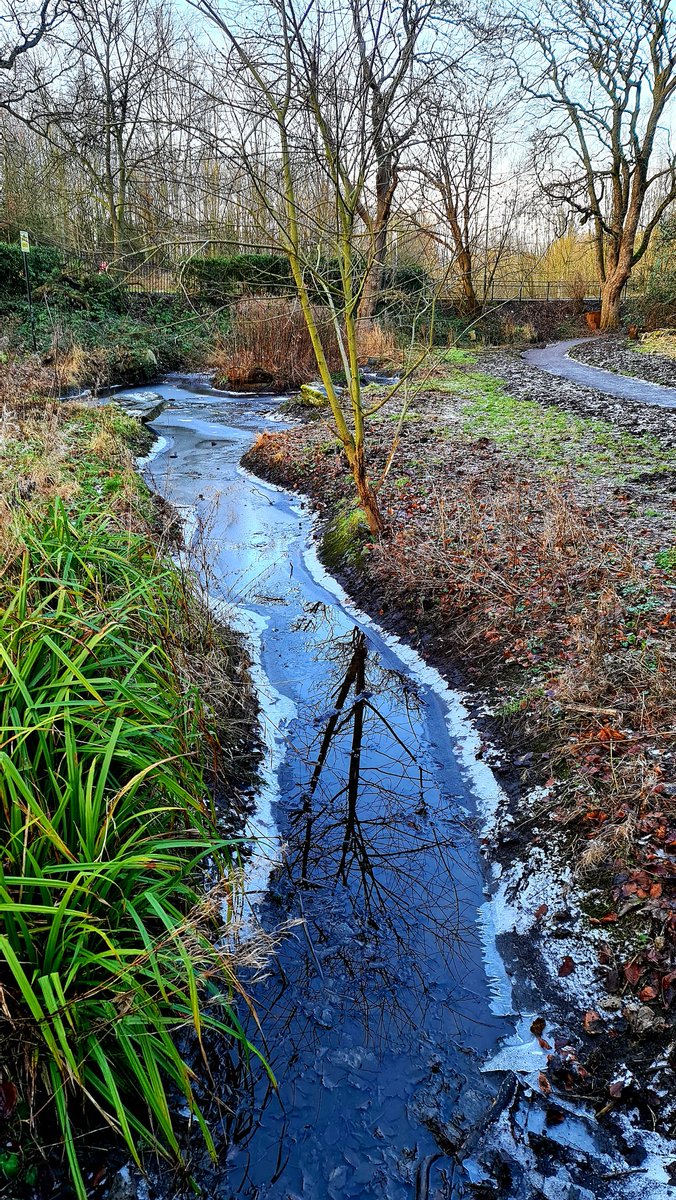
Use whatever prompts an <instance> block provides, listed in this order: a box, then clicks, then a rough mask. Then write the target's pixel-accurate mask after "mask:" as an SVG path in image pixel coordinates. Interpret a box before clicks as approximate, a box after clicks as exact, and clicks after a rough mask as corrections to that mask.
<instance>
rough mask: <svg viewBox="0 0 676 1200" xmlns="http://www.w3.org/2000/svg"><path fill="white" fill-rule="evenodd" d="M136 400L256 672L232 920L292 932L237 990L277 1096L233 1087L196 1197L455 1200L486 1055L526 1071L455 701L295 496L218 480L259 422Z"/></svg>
mask: <svg viewBox="0 0 676 1200" xmlns="http://www.w3.org/2000/svg"><path fill="white" fill-rule="evenodd" d="M152 391H153V392H154V393H158V394H159V395H160V396H162V397H163V399H165V400H166V401H167V406H166V407H165V409H164V411H163V412H162V414H161V415H160V416H159V417H158V418H157V419H156V420H154V421H153V424H152V428H153V429H154V431H155V432H156V434H157V435H158V438H159V439H160V440H159V441H158V442H157V443H156V445H155V449H154V451H153V454H152V455H151V456H150V457H149V459H148V460H146V462H145V464H144V466H143V470H144V472H145V474H146V477H147V478H148V479H149V480H150V481H151V483H152V485H153V487H154V488H155V489H156V490H158V491H159V492H160V493H161V494H163V495H164V496H165V497H166V498H167V499H168V500H169V501H171V502H172V503H173V504H175V505H177V506H179V507H180V510H181V511H182V513H183V515H184V517H185V520H186V528H187V530H188V538H189V539H191V540H192V541H193V542H194V543H195V545H196V546H197V545H198V544H199V546H200V552H199V553H200V556H201V558H202V560H203V561H204V562H205V563H206V564H208V574H209V583H208V586H209V589H210V593H211V599H212V601H213V602H219V601H222V602H224V603H226V604H227V605H228V606H232V612H233V613H234V615H235V619H236V622H237V623H238V624H239V626H240V628H242V629H245V630H247V631H248V633H249V635H250V637H251V640H252V645H253V647H254V653H255V656H256V659H257V661H256V666H255V670H256V684H257V687H258V689H259V696H260V702H261V706H262V717H263V721H264V723H265V726H266V734H267V741H268V753H267V757H266V762H265V764H264V784H263V787H262V790H261V795H260V797H259V806H258V810H257V813H256V815H255V817H254V818H253V820H252V825H251V829H250V831H249V832H250V834H251V836H252V838H254V839H255V850H254V855H253V859H252V867H251V871H250V877H249V900H250V901H251V903H252V904H253V905H254V908H255V912H256V916H257V919H258V921H260V923H261V924H262V926H263V928H264V929H267V930H269V931H274V930H275V929H277V928H278V927H279V926H280V925H281V924H283V923H284V922H286V921H289V920H293V919H294V918H295V919H300V920H299V921H298V923H297V924H296V925H293V926H292V927H291V929H290V931H289V933H288V935H287V936H286V937H285V938H284V939H283V940H282V941H281V944H280V946H279V950H278V953H277V954H275V955H274V956H273V957H272V959H271V961H270V963H269V965H268V969H267V973H266V975H265V978H264V979H263V980H255V981H253V982H252V985H251V988H250V992H251V996H252V1000H253V1004H254V1006H255V1009H256V1011H257V1013H258V1016H259V1018H260V1021H261V1025H262V1029H263V1032H264V1037H265V1050H266V1054H267V1057H268V1061H269V1063H270V1065H271V1067H272V1070H273V1071H274V1074H275V1076H276V1079H277V1081H278V1085H279V1086H278V1090H277V1091H274V1090H273V1089H271V1088H270V1087H269V1085H268V1082H267V1080H266V1078H265V1076H264V1074H263V1072H262V1071H260V1072H257V1071H256V1068H254V1079H253V1082H252V1087H251V1094H250V1096H249V1097H248V1098H247V1097H244V1099H243V1100H242V1103H241V1105H240V1106H239V1108H237V1109H236V1110H235V1111H233V1112H230V1113H229V1114H228V1115H227V1117H226V1118H225V1119H224V1130H223V1131H222V1132H223V1133H224V1135H225V1137H226V1138H227V1144H228V1146H229V1150H228V1153H227V1155H226V1157H225V1160H224V1161H223V1162H222V1163H221V1164H220V1166H219V1168H218V1169H217V1172H216V1174H215V1175H213V1176H212V1177H211V1181H210V1183H209V1187H208V1189H207V1191H208V1194H210V1195H214V1196H217V1197H219V1200H235V1198H239V1197H243V1198H247V1200H263V1198H266V1200H268V1198H269V1200H297V1198H299V1197H312V1198H314V1200H324V1198H325V1197H326V1198H329V1200H352V1198H356V1197H361V1198H363V1200H367V1198H368V1197H374V1198H375V1197H380V1198H387V1200H432V1198H437V1200H441V1198H442V1197H443V1198H444V1200H451V1198H454V1197H460V1196H464V1195H466V1194H467V1192H466V1185H467V1183H468V1180H470V1179H473V1180H474V1181H475V1182H476V1181H477V1180H479V1179H481V1178H482V1170H481V1168H480V1166H479V1165H478V1163H477V1161H476V1160H475V1159H473V1157H472V1154H471V1152H466V1153H465V1154H464V1156H463V1165H462V1166H460V1165H458V1162H457V1161H456V1159H455V1156H454V1154H453V1151H454V1149H455V1148H456V1147H457V1146H458V1144H459V1143H460V1142H462V1141H463V1139H464V1138H465V1137H466V1136H467V1134H468V1133H471V1131H474V1134H472V1135H471V1136H470V1141H469V1143H468V1145H470V1146H471V1140H472V1136H476V1131H477V1130H480V1129H481V1128H482V1126H483V1127H484V1129H485V1125H486V1119H487V1117H486V1115H487V1113H488V1112H489V1111H490V1108H491V1103H492V1100H493V1098H494V1096H495V1095H496V1093H497V1092H498V1089H500V1087H501V1085H502V1087H503V1090H504V1080H505V1075H504V1074H501V1073H500V1072H499V1071H496V1070H493V1069H491V1059H492V1058H494V1057H495V1056H499V1058H501V1059H504V1057H505V1049H504V1046H505V1042H506V1044H507V1046H508V1047H509V1046H511V1045H517V1046H520V1047H521V1053H523V1052H525V1053H526V1055H528V1054H530V1055H531V1056H532V1063H531V1066H533V1067H535V1064H536V1061H537V1062H538V1064H540V1063H543V1062H544V1055H543V1054H542V1052H541V1051H539V1053H538V1048H537V1045H533V1041H534V1040H533V1039H532V1038H529V1037H528V1036H527V1037H525V1038H523V1037H520V1036H519V1034H518V1033H517V1034H515V1029H516V1025H517V1020H516V1018H515V1017H512V1016H511V1015H510V989H509V987H508V985H507V979H506V976H505V975H504V972H503V971H502V968H501V964H500V961H499V959H498V957H497V955H496V953H495V948H494V945H492V944H491V939H490V936H488V934H487V930H486V927H485V919H484V918H485V911H486V910H485V908H484V910H483V917H482V906H484V905H485V898H486V896H485V880H484V874H483V871H482V863H481V855H480V825H481V818H482V814H483V815H484V816H485V815H486V811H487V809H486V806H487V805H488V806H490V804H491V803H492V802H493V803H494V802H495V798H496V792H497V789H496V785H495V783H494V782H493V780H492V776H491V775H490V772H489V771H488V769H487V768H486V767H485V766H484V765H483V764H481V763H480V762H477V761H476V760H475V756H474V750H475V749H476V735H475V734H474V733H473V731H472V729H471V726H470V725H469V722H468V720H467V718H466V716H464V714H463V711H462V708H461V705H460V703H459V701H458V699H457V697H455V695H454V693H452V692H451V691H449V690H448V689H444V687H443V686H442V685H441V681H440V680H439V678H438V676H436V673H435V672H433V671H430V670H429V669H428V668H427V667H426V666H425V664H424V663H423V662H422V661H421V660H420V659H419V658H418V657H417V655H416V654H415V653H414V652H413V651H412V650H410V649H409V648H407V647H406V646H403V645H401V644H400V643H398V642H397V641H396V639H394V638H392V637H390V636H389V635H387V634H385V633H384V632H383V631H381V630H379V629H378V627H377V626H376V625H375V623H374V622H372V621H371V620H369V619H368V618H366V617H365V616H364V615H363V614H361V613H359V612H358V611H356V610H354V609H353V608H352V606H351V604H350V602H349V600H348V599H347V597H345V596H344V594H343V593H342V591H341V589H340V588H339V587H338V585H337V584H336V583H335V581H333V580H332V579H331V577H330V576H328V575H327V574H326V573H325V572H324V571H323V569H322V567H321V565H320V564H319V562H318V560H317V557H316V553H315V551H314V549H313V548H312V523H311V519H310V517H309V515H308V513H307V512H306V511H304V509H303V507H302V505H301V503H300V501H299V499H298V498H297V497H295V496H292V495H290V494H287V493H285V492H283V491H281V490H279V489H276V488H273V487H270V486H268V485H266V484H264V483H262V482H260V481H258V480H256V479H254V478H253V477H252V476H250V475H249V474H247V473H246V472H245V471H243V470H242V468H241V467H240V466H239V462H240V459H241V456H242V454H243V453H244V451H245V450H246V449H247V447H248V446H249V445H250V443H251V442H252V440H253V439H254V437H255V436H256V434H257V433H258V432H259V431H261V430H262V429H266V428H275V427H276V428H279V416H278V413H277V409H278V405H279V401H278V400H275V399H274V398H272V397H251V396H239V397H233V396H229V395H227V394H224V393H222V392H215V391H213V390H211V389H210V388H209V387H208V386H207V385H206V384H204V382H203V381H200V380H197V379H188V378H185V377H181V378H179V377H177V378H176V379H171V378H170V379H168V380H167V381H165V382H164V383H162V384H160V385H157V384H155V385H153V387H152ZM252 893H253V894H252ZM501 972H502V973H501ZM526 1028H527V1026H526ZM259 1040H260V1038H259ZM529 1043H530V1044H529ZM495 1062H496V1065H497V1062H498V1058H497V1057H495ZM487 1064H488V1069H486V1067H487ZM535 1069H537V1067H536V1068H535ZM567 1124H568V1123H567ZM570 1138H571V1129H570V1126H569V1128H568V1133H567V1140H569V1141H570ZM572 1140H573V1142H575V1137H574V1136H572ZM580 1142H581V1143H582V1144H583V1145H584V1148H585V1149H586V1150H593V1148H594V1147H593V1143H590V1142H589V1139H588V1138H587V1137H586V1135H584V1131H583V1132H582V1133H581V1134H580ZM585 1143H587V1144H585ZM491 1194H496V1195H497V1194H498V1193H497V1192H491ZM500 1194H501V1195H503V1194H505V1193H503V1192H502V1191H501V1192H500ZM526 1194H527V1189H524V1190H523V1191H522V1190H521V1189H520V1187H517V1189H516V1190H513V1191H510V1192H509V1195H510V1196H513V1197H515V1198H516V1197H517V1196H522V1195H524V1196H525V1195H526ZM528 1194H530V1192H529V1191H528ZM549 1194H550V1193H549V1192H547V1195H549ZM566 1195H568V1193H567V1192H566ZM571 1195H572V1193H571Z"/></svg>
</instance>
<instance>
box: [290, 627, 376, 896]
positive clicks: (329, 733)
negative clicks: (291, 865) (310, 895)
mask: <svg viewBox="0 0 676 1200" xmlns="http://www.w3.org/2000/svg"><path fill="white" fill-rule="evenodd" d="M359 639H361V644H362V647H363V650H362V653H363V656H364V661H365V660H366V646H365V643H366V639H365V637H364V634H363V633H360V632H359V631H358V630H356V629H355V631H354V635H353V642H354V643H357V642H358V641H359ZM358 655H359V648H358V647H357V648H356V649H355V653H354V654H353V656H352V659H351V661H350V665H349V667H348V669H347V673H346V675H345V678H344V680H343V682H342V684H341V686H340V688H339V690H338V694H337V696H336V702H335V710H334V712H333V713H332V714H331V716H330V718H329V720H328V722H327V725H326V729H325V730H324V736H323V738H322V741H321V745H320V747H319V754H318V755H317V762H316V763H315V766H314V770H313V772H312V777H311V779H310V782H309V784H308V786H307V791H306V793H305V795H304V796H303V811H304V812H307V814H308V818H307V824H306V829H305V841H304V844H303V859H302V872H301V882H302V883H304V882H306V880H307V865H308V857H309V854H310V845H311V842H312V820H313V818H312V797H313V796H314V793H315V790H316V788H317V784H318V783H319V777H320V775H321V773H322V768H323V766H324V763H325V762H326V757H327V755H328V752H329V749H330V746H331V742H332V740H333V736H334V734H335V732H336V726H337V724H338V719H339V717H340V715H341V712H342V710H343V706H344V704H345V701H346V700H347V697H348V696H349V694H350V689H351V688H352V685H353V683H354V682H355V679H356V678H357V671H358V662H357V660H358ZM362 670H363V668H362ZM358 690H359V691H362V690H363V688H359V689H358Z"/></svg>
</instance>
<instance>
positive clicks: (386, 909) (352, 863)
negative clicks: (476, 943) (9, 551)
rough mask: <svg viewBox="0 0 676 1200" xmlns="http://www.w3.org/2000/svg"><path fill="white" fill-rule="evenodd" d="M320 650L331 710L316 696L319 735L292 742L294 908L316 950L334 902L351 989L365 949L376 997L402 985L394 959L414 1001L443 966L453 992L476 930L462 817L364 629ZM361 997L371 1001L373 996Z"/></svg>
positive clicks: (410, 705) (400, 680) (407, 684)
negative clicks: (347, 930) (328, 662)
mask: <svg viewBox="0 0 676 1200" xmlns="http://www.w3.org/2000/svg"><path fill="white" fill-rule="evenodd" d="M329 653H330V655H331V657H332V658H333V664H334V675H335V676H337V678H336V679H334V684H333V687H332V690H331V692H330V696H329V705H328V708H327V705H326V701H325V700H323V702H322V701H320V704H319V706H318V707H319V715H317V716H315V718H314V722H313V721H308V722H307V724H308V725H309V726H312V725H313V724H314V727H315V728H317V725H318V726H319V731H318V733H316V734H315V736H314V737H313V738H312V739H311V740H309V741H308V743H307V744H306V745H304V746H299V745H298V743H296V751H297V752H298V754H299V760H300V762H301V764H312V765H311V770H310V774H309V778H307V776H306V775H305V776H304V774H303V765H301V766H300V767H299V778H298V793H299V802H298V805H297V807H296V808H295V809H294V810H293V811H292V812H291V828H292V832H291V835H290V836H289V838H288V850H287V857H286V869H287V872H288V874H289V877H290V879H291V881H292V883H293V886H294V888H295V889H297V891H298V893H299V894H300V896H301V901H300V902H301V904H303V900H302V896H303V894H305V896H306V898H307V896H308V895H309V897H310V902H309V903H305V904H304V909H303V911H304V914H305V915H306V917H307V920H308V925H309V927H310V930H309V931H310V934H311V936H312V937H313V938H315V939H316V941H317V950H318V951H321V952H322V954H321V955H319V954H318V958H321V957H323V956H324V951H325V949H327V948H328V949H329V950H330V947H331V939H332V936H333V934H332V924H333V921H334V918H335V915H336V913H335V909H336V906H338V907H340V906H341V905H342V906H343V907H344V908H345V910H346V911H347V912H348V913H349V917H350V921H351V927H352V929H353V931H354V933H355V934H356V935H357V938H356V941H354V940H350V941H348V942H347V943H346V944H336V951H335V952H336V954H337V955H338V956H342V959H343V962H342V967H343V969H344V971H345V972H346V973H347V975H348V977H349V978H352V979H354V980H355V981H356V982H357V984H358V985H359V983H360V973H363V968H364V955H365V954H366V956H367V957H368V959H369V978H368V980H367V984H368V989H367V990H369V991H370V990H371V989H372V988H373V984H374V982H375V980H376V977H377V978H378V981H379V991H380V994H381V996H382V995H384V994H385V993H390V994H392V993H395V992H398V991H401V988H402V982H403V980H402V964H403V966H404V967H405V971H406V972H407V973H410V975H411V976H415V981H414V980H413V978H411V980H410V984H411V987H410V989H408V988H407V989H406V990H411V991H414V992H415V993H416V996H417V997H418V998H419V999H422V998H423V997H424V996H425V995H426V994H427V993H428V991H429V989H430V987H431V986H432V985H433V983H437V984H438V983H439V982H440V979H439V976H440V971H439V964H440V962H443V973H444V974H446V975H447V976H448V978H447V979H446V982H447V984H448V987H449V1000H450V999H451V995H450V993H452V991H453V987H454V982H453V976H456V980H457V981H459V976H458V969H459V967H460V964H461V961H462V958H463V952H462V948H463V942H464V941H465V939H467V938H469V937H472V938H474V922H473V919H472V918H473V913H474V907H473V906H470V908H469V910H468V908H467V905H466V904H464V903H463V897H462V894H461V889H462V883H461V880H462V876H463V871H462V868H461V865H460V862H459V857H458V849H457V844H456V838H457V835H458V832H459V831H460V825H461V818H460V814H459V813H458V811H457V809H456V811H455V813H453V812H452V809H451V801H450V800H449V797H448V796H447V795H446V794H444V792H443V788H440V787H439V783H438V781H437V780H436V779H435V778H434V764H433V763H430V762H429V761H426V760H425V759H426V756H427V755H428V753H429V752H428V749H427V747H426V746H425V745H424V744H423V745H419V741H420V724H419V708H420V704H419V698H418V695H417V692H416V690H415V688H414V686H413V685H412V683H411V681H410V680H409V679H408V678H407V677H405V676H403V675H401V674H399V673H398V672H395V671H390V670H387V669H385V668H384V667H383V665H382V664H381V663H380V661H379V660H378V659H377V657H376V656H374V655H369V648H368V642H367V639H366V637H365V635H364V633H363V632H361V630H358V629H355V630H354V631H353V633H352V634H351V636H349V637H348V638H343V639H338V640H336V639H333V640H332V641H331V644H330V651H329ZM305 769H306V770H307V768H305ZM327 893H328V894H330V895H331V901H330V902H328V903H327ZM463 918H464V922H465V926H466V927H463ZM468 918H469V920H468ZM430 959H432V960H433V961H434V964H435V967H434V969H433V970H431V968H430ZM433 977H434V978H433ZM364 1000H365V1007H366V1008H371V1009H372V1008H373V1003H372V1002H373V996H371V997H370V1002H369V997H368V996H366V995H365V996H364ZM410 1015H411V1016H412V1017H414V1019H415V1020H420V1018H421V1015H422V1014H421V1013H420V1012H417V1013H416V1014H415V1016H414V1014H412V1013H411V1014H410Z"/></svg>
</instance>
